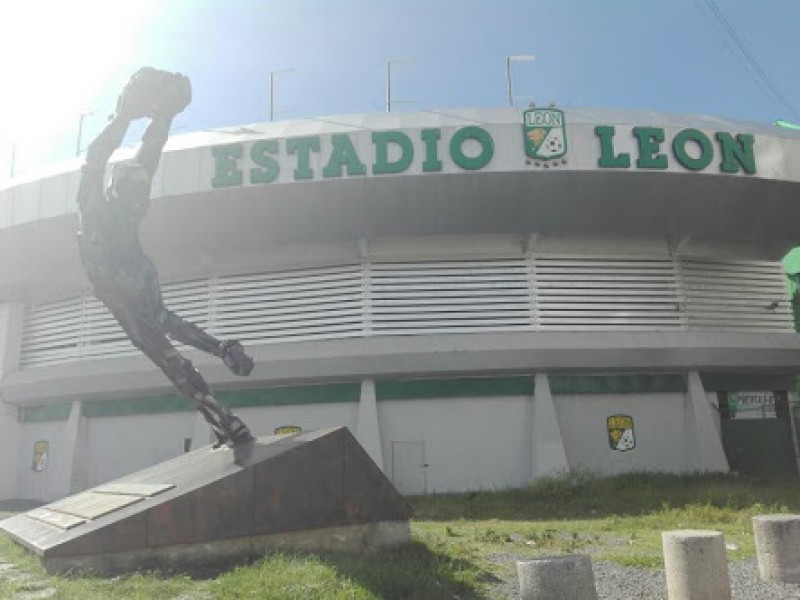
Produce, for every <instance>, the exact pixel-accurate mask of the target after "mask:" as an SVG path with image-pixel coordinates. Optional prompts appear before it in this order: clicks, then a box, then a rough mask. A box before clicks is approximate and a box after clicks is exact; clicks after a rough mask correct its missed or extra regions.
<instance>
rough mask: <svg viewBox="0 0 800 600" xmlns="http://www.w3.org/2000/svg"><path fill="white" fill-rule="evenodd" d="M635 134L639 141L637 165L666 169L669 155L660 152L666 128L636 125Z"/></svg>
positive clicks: (646, 167)
mask: <svg viewBox="0 0 800 600" xmlns="http://www.w3.org/2000/svg"><path fill="white" fill-rule="evenodd" d="M633 135H635V136H636V139H637V140H638V141H639V158H638V159H637V160H636V166H637V167H639V168H640V169H666V168H667V155H666V154H661V153H659V150H660V149H661V144H662V142H663V141H664V130H663V129H661V128H660V127H634V128H633Z"/></svg>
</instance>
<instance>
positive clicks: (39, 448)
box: [31, 440, 50, 471]
mask: <svg viewBox="0 0 800 600" xmlns="http://www.w3.org/2000/svg"><path fill="white" fill-rule="evenodd" d="M49 456H50V443H49V442H48V441H46V440H39V441H37V442H34V444H33V464H32V465H31V468H32V469H33V470H34V471H46V470H47V463H48V459H49Z"/></svg>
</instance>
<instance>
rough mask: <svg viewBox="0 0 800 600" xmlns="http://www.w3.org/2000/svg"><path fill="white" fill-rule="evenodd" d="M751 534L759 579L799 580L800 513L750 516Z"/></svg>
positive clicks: (783, 581) (793, 581) (790, 581)
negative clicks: (751, 519)
mask: <svg viewBox="0 0 800 600" xmlns="http://www.w3.org/2000/svg"><path fill="white" fill-rule="evenodd" d="M753 534H754V535H755V538H756V556H757V558H758V572H759V574H760V575H761V579H763V580H764V581H778V582H781V583H800V515H758V516H756V517H753Z"/></svg>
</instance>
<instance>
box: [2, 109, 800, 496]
mask: <svg viewBox="0 0 800 600" xmlns="http://www.w3.org/2000/svg"><path fill="white" fill-rule="evenodd" d="M131 154H132V149H127V150H122V151H120V152H119V153H118V155H116V156H115V160H117V159H119V160H122V159H124V158H126V155H127V156H130V155H131ZM79 168H80V164H79V163H78V162H77V161H76V162H75V163H74V164H69V165H63V166H62V168H61V169H60V170H58V171H57V172H52V173H48V174H40V175H38V176H37V178H35V179H26V180H23V179H16V180H14V181H13V182H11V184H9V186H8V187H6V188H5V189H2V190H0V300H1V302H0V398H1V399H2V406H1V408H2V410H0V435H2V439H3V448H4V452H3V453H2V457H0V498H26V499H34V500H39V501H50V500H53V499H56V498H59V497H62V496H65V495H67V494H68V493H71V492H75V491H78V490H81V489H85V488H87V487H90V486H94V485H98V484H100V483H102V482H105V481H108V480H110V479H113V478H116V477H119V476H121V475H123V474H126V473H129V472H131V471H133V470H136V469H139V468H142V467H145V466H149V465H152V464H154V463H156V462H159V461H162V460H165V459H168V458H171V457H173V456H176V455H178V454H180V453H182V452H185V451H187V450H189V449H192V448H196V447H198V446H200V445H204V444H207V443H209V442H210V439H211V438H210V435H209V431H208V429H207V428H206V426H205V422H204V421H203V420H202V418H201V417H199V415H197V413H196V412H195V411H193V408H192V405H191V403H190V402H189V401H188V400H186V399H184V398H182V397H180V396H179V395H178V394H177V393H176V392H175V391H174V390H173V389H171V387H170V384H169V382H168V380H167V379H166V378H165V376H164V375H163V374H162V373H161V372H160V371H159V370H158V369H157V368H155V367H154V366H153V365H152V364H151V363H150V362H149V361H148V360H147V359H146V358H145V357H144V356H142V355H140V354H139V353H138V352H137V351H136V350H135V349H134V348H133V347H132V346H131V345H130V343H129V342H128V341H127V340H126V339H125V337H124V335H123V333H122V331H121V330H120V328H119V327H118V326H117V325H116V323H115V321H114V320H113V319H112V318H111V316H110V314H109V313H108V312H107V311H106V310H105V309H104V308H103V307H102V305H101V304H100V303H99V302H98V301H97V300H96V299H94V298H93V297H92V295H91V290H90V288H89V285H88V282H87V280H86V279H85V277H84V275H83V271H82V267H81V264H80V261H79V258H78V252H77V247H76V242H75V231H76V229H77V215H76V205H75V195H76V189H77V184H78V179H79ZM798 223H800V135H798V133H797V132H792V131H788V130H785V129H779V128H774V127H770V126H767V125H760V124H753V123H743V122H735V121H728V120H724V119H718V118H710V117H701V116H681V115H671V114H663V113H654V112H635V111H612V110H591V109H583V110H580V109H571V110H564V111H560V110H557V109H553V108H538V109H533V108H532V109H521V108H508V109H491V110H452V111H442V112H420V113H383V114H370V115H356V116H353V115H349V116H336V117H326V118H319V119H308V120H298V121H291V122H281V123H266V124H257V125H248V126H243V127H237V128H231V129H227V130H220V131H215V132H206V133H195V134H188V135H181V136H176V137H174V138H171V139H170V142H169V143H168V145H167V148H166V151H165V153H164V156H163V158H162V162H161V166H160V167H159V171H158V173H157V174H156V179H155V181H154V184H153V204H152V208H151V210H150V213H149V214H148V216H147V219H146V220H145V222H144V224H143V227H142V240H143V243H144V246H145V248H146V250H147V251H148V253H149V254H150V255H151V257H152V258H153V260H154V262H155V263H156V265H157V267H158V269H159V272H160V275H161V280H162V284H163V287H164V294H165V298H166V300H167V303H168V304H169V305H170V307H171V308H173V309H174V310H176V311H177V312H178V313H179V314H181V315H182V316H184V317H186V318H188V319H189V320H192V321H194V322H195V323H197V324H199V325H201V326H202V327H204V328H207V329H208V330H209V331H210V332H211V333H212V334H214V335H216V336H217V337H220V338H233V339H239V340H241V341H242V343H243V344H244V345H245V347H246V348H247V350H248V352H249V353H251V354H252V356H253V357H254V359H255V361H256V366H255V369H254V371H253V373H252V374H251V376H250V377H247V378H237V377H235V376H234V375H232V374H231V373H230V372H228V370H227V369H226V368H225V367H224V365H222V364H221V363H220V362H219V361H218V360H217V359H215V358H213V357H210V356H206V355H203V354H202V353H199V352H197V351H194V350H192V349H188V348H183V351H184V352H185V353H186V355H187V357H189V358H190V359H191V360H192V361H193V362H194V364H195V365H196V366H197V367H198V369H199V370H200V371H201V372H202V373H203V374H204V376H205V377H206V379H207V380H208V381H209V383H210V384H211V385H212V387H213V388H214V390H215V391H216V392H217V395H218V396H219V397H220V399H222V400H223V401H224V402H226V403H227V404H229V405H230V406H231V407H233V409H234V410H235V411H236V412H237V413H238V414H239V415H241V416H242V418H243V419H244V420H245V422H246V423H248V425H249V426H250V427H251V429H253V431H254V433H256V434H257V435H268V434H270V435H271V434H274V433H276V432H281V431H293V430H294V431H296V429H297V428H300V429H302V430H308V429H313V428H317V427H323V426H334V425H345V426H347V427H349V428H350V429H351V431H353V433H354V434H355V435H356V437H357V438H358V439H359V441H360V442H361V443H362V444H363V445H364V447H365V448H366V449H367V451H368V452H369V453H370V455H371V456H372V457H373V459H374V460H375V461H376V462H377V463H378V465H379V466H380V467H381V468H382V469H383V470H384V472H385V473H386V474H387V475H388V476H389V477H390V478H391V480H392V481H393V482H394V483H395V484H396V485H397V487H398V488H399V489H400V490H401V491H402V492H403V493H407V494H422V493H440V492H450V491H464V490H477V489H498V488H509V487H521V486H524V485H526V484H528V483H530V482H531V481H533V480H534V479H536V478H538V477H541V476H544V475H548V474H552V473H557V472H563V471H567V470H575V469H585V470H590V471H593V472H598V473H618V472H624V471H642V470H659V471H670V472H693V471H727V470H730V469H733V470H741V471H750V472H760V471H765V472H766V471H776V470H777V471H780V470H785V471H794V470H796V465H795V455H796V451H795V449H796V444H795V440H796V439H797V436H796V435H795V434H794V430H795V424H794V422H793V420H792V419H790V418H789V416H788V415H789V412H790V411H789V408H788V407H789V406H791V405H792V404H793V402H794V401H795V400H796V392H795V375H796V374H797V373H798V371H800V368H799V367H798V366H799V365H800V339H798V336H797V334H796V333H795V327H794V321H793V317H792V310H791V304H790V302H789V299H788V295H787V286H786V278H785V275H784V273H783V270H782V267H781V263H780V259H781V257H782V256H783V255H784V254H785V253H786V252H787V251H788V250H789V249H790V248H792V247H793V246H794V245H795V244H796V242H797V239H798V230H799V229H800V227H798Z"/></svg>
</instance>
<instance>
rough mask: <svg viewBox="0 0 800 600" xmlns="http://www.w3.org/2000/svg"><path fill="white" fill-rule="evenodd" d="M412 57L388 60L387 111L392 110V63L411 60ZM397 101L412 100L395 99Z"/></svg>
mask: <svg viewBox="0 0 800 600" xmlns="http://www.w3.org/2000/svg"><path fill="white" fill-rule="evenodd" d="M411 60H412V59H410V58H390V59H388V60H387V61H386V112H392V63H395V64H397V63H404V62H411ZM395 102H410V100H395Z"/></svg>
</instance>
